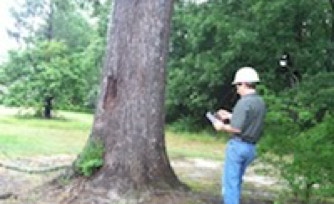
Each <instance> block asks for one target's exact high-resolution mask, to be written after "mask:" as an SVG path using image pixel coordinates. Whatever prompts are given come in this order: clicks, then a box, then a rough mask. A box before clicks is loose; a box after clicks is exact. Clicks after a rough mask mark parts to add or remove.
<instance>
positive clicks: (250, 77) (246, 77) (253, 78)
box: [232, 67, 260, 84]
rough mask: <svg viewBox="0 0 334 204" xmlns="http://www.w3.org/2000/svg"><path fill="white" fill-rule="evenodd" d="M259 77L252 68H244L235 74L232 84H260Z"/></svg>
mask: <svg viewBox="0 0 334 204" xmlns="http://www.w3.org/2000/svg"><path fill="white" fill-rule="evenodd" d="M259 81H260V79H259V75H258V74H257V72H256V71H255V70H254V69H253V68H252V67H242V68H240V69H239V70H238V71H237V73H236V74H235V77H234V81H233V83H232V84H237V83H242V82H249V83H253V82H259Z"/></svg>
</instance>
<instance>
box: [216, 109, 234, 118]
mask: <svg viewBox="0 0 334 204" xmlns="http://www.w3.org/2000/svg"><path fill="white" fill-rule="evenodd" d="M217 115H218V117H219V119H221V120H230V119H231V118H232V114H231V113H230V112H228V111H227V110H223V109H220V110H218V112H217Z"/></svg>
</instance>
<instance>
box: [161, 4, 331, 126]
mask: <svg viewBox="0 0 334 204" xmlns="http://www.w3.org/2000/svg"><path fill="white" fill-rule="evenodd" d="M331 8H332V5H331V4H330V2H329V1H321V2H318V1H315V0H311V1H307V2H304V1H301V0H297V1H288V0H280V1H275V2H270V1H262V0H261V1H258V0H247V1H226V0H223V1H218V0H211V1H208V2H205V3H202V4H195V3H186V2H185V1H178V2H176V4H175V9H174V15H173V23H172V26H173V27H172V36H171V45H170V60H169V64H168V68H169V69H168V70H169V73H168V84H167V102H166V107H167V110H168V112H167V121H168V122H171V121H176V120H178V119H180V118H182V117H193V118H195V121H197V123H203V122H204V121H203V120H201V118H202V117H203V113H205V111H206V110H212V109H217V108H219V107H225V108H228V109H230V108H231V107H232V106H233V103H234V101H235V93H234V90H233V88H232V87H231V86H230V82H231V80H232V78H233V75H234V72H235V71H236V70H237V69H238V68H239V67H241V66H247V65H251V66H254V67H255V68H256V69H257V70H258V71H259V73H260V77H261V79H262V82H263V83H264V84H265V85H266V86H267V87H268V88H270V89H271V90H274V91H276V92H279V91H280V90H282V89H284V90H287V89H288V88H289V83H288V80H287V79H286V75H285V74H282V73H281V72H280V67H279V65H278V60H279V58H280V56H281V55H282V53H283V52H288V53H289V54H290V55H291V59H292V63H291V66H290V67H289V68H290V69H291V70H292V71H293V72H297V73H299V74H300V75H311V76H312V75H314V74H316V73H318V72H324V73H326V72H329V71H331V69H332V68H333V66H332V65H331V64H332V62H333V54H332V53H333V52H332V51H331V50H332V47H333V43H334V42H333V40H332V39H334V37H333V36H334V33H333V32H330V30H331V28H332V27H333V26H332V24H331V23H332V22H334V20H333V19H332V18H333V15H331V12H333V11H332V10H331ZM306 115H307V114H306ZM306 115H305V117H306ZM196 125H198V124H196Z"/></svg>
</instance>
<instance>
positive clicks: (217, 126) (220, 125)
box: [212, 121, 225, 131]
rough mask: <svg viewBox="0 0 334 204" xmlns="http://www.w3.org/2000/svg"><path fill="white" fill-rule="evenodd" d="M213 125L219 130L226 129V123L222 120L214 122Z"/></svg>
mask: <svg viewBox="0 0 334 204" xmlns="http://www.w3.org/2000/svg"><path fill="white" fill-rule="evenodd" d="M212 125H213V127H214V128H215V129H216V130H217V131H221V130H224V126H225V125H224V123H223V122H221V121H217V122H214V123H213V124H212Z"/></svg>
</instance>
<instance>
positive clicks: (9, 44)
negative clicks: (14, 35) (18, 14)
mask: <svg viewBox="0 0 334 204" xmlns="http://www.w3.org/2000/svg"><path fill="white" fill-rule="evenodd" d="M15 4H16V1H13V0H0V39H1V44H0V62H2V61H3V60H4V59H5V57H6V53H7V50H9V49H11V48H14V47H15V46H16V43H15V40H14V39H11V38H10V37H9V36H8V35H7V29H8V28H10V27H13V19H12V17H11V16H10V13H9V9H10V7H12V6H13V5H15Z"/></svg>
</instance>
